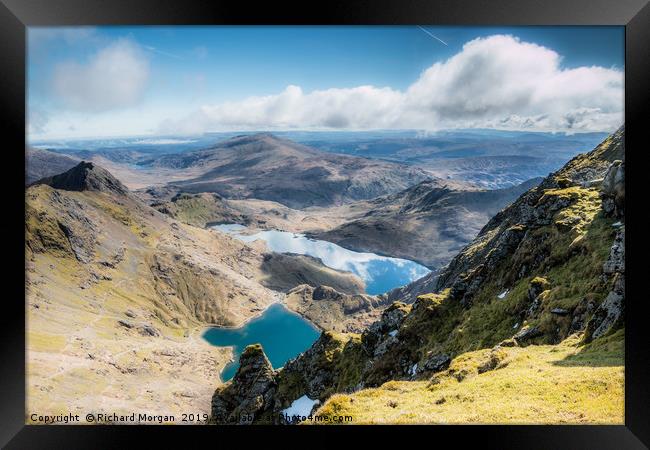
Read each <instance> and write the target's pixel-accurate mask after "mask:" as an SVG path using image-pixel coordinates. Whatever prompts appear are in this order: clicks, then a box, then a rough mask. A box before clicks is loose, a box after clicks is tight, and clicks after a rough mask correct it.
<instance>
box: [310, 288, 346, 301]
mask: <svg viewBox="0 0 650 450" xmlns="http://www.w3.org/2000/svg"><path fill="white" fill-rule="evenodd" d="M312 298H313V299H314V300H325V299H327V300H341V299H342V298H343V295H342V294H341V293H340V292H338V291H336V290H335V289H333V288H331V287H329V286H318V287H317V288H315V289H314V293H313V294H312Z"/></svg>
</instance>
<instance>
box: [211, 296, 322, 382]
mask: <svg viewBox="0 0 650 450" xmlns="http://www.w3.org/2000/svg"><path fill="white" fill-rule="evenodd" d="M318 336H320V331H319V330H318V328H316V326H314V325H313V324H312V323H311V322H309V321H307V320H306V319H303V318H302V317H301V316H299V315H298V314H296V313H294V312H293V311H289V310H288V309H287V308H286V307H284V306H283V305H281V304H280V303H274V304H272V305H271V306H269V307H268V308H267V309H266V310H265V311H264V313H262V315H260V316H259V317H256V318H254V319H251V320H250V321H248V322H246V323H245V324H244V325H243V326H241V327H240V328H224V327H218V328H217V327H215V328H209V329H208V330H206V331H205V332H204V333H203V338H204V339H205V340H206V341H208V342H209V343H210V344H212V345H217V346H219V347H231V346H232V347H234V349H233V350H234V353H235V355H234V358H235V361H234V362H231V363H229V364H228V365H226V367H224V369H223V371H222V372H221V379H222V380H223V381H224V382H225V381H228V380H230V379H231V378H232V377H234V376H235V373H236V372H237V369H238V367H239V356H240V355H241V354H242V352H243V351H244V349H245V348H246V346H248V345H251V344H261V345H262V347H263V348H264V353H266V356H267V357H268V358H269V361H271V364H272V365H273V368H274V369H278V368H280V367H282V366H284V364H285V363H286V362H287V361H288V360H290V359H292V358H295V357H296V356H298V355H299V354H300V353H302V352H304V351H305V350H307V349H308V348H309V347H310V346H311V344H313V343H314V341H316V339H318Z"/></svg>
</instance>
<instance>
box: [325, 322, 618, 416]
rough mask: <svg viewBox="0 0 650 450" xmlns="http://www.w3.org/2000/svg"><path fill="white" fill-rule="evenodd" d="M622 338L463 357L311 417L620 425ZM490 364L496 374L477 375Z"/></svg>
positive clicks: (333, 402) (330, 404)
mask: <svg viewBox="0 0 650 450" xmlns="http://www.w3.org/2000/svg"><path fill="white" fill-rule="evenodd" d="M623 336H624V330H619V331H618V332H616V333H615V334H613V335H611V336H609V337H606V338H602V339H599V340H597V341H594V342H593V343H591V344H588V345H586V346H584V345H583V346H581V345H580V344H579V336H577V335H573V336H571V337H569V338H567V339H566V340H565V341H563V342H562V343H561V344H559V345H534V346H528V347H524V348H519V347H511V348H500V349H499V350H497V351H495V352H491V350H487V349H484V350H478V351H473V352H468V353H465V354H463V355H462V356H460V357H458V358H456V359H455V360H454V361H453V363H452V364H451V366H450V367H449V369H448V370H446V371H445V372H442V373H440V374H438V375H436V376H435V377H434V378H433V379H432V380H431V381H428V380H427V381H390V382H388V383H385V384H383V385H382V386H381V387H379V388H375V389H365V390H362V391H359V392H357V393H355V394H350V395H345V394H337V395H334V396H333V397H331V398H330V399H329V400H328V401H327V402H326V403H325V404H324V405H323V406H322V407H321V408H320V409H319V410H318V412H317V414H323V415H330V416H331V415H349V416H352V418H353V422H352V423H354V424H360V423H412V424H418V423H429V424H444V423H458V424H461V423H476V424H480V423H491V424H495V423H499V424H568V423H590V424H598V423H607V424H612V423H615V424H622V423H623V421H624V368H623V364H624V359H623ZM495 354H496V356H495ZM491 358H495V359H496V360H497V363H496V364H497V365H496V368H495V369H493V370H490V371H486V372H483V373H481V374H479V373H478V369H479V367H481V366H482V365H484V364H485V363H486V361H489V360H490V359H491ZM459 374H463V375H464V376H459Z"/></svg>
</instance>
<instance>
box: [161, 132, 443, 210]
mask: <svg viewBox="0 0 650 450" xmlns="http://www.w3.org/2000/svg"><path fill="white" fill-rule="evenodd" d="M149 165H150V166H152V167H159V168H163V169H170V168H173V169H178V170H180V171H187V172H194V173H197V175H195V176H192V177H190V178H188V179H186V180H183V181H176V182H174V183H173V184H174V186H177V187H178V188H179V189H180V190H182V191H184V192H191V193H197V192H216V193H218V194H220V195H223V196H224V197H227V198H235V199H237V198H257V199H261V200H271V201H276V202H278V203H282V204H284V205H286V206H289V207H292V208H304V207H308V206H331V205H338V204H342V203H345V202H350V201H354V200H363V199H369V198H374V197H377V196H379V195H385V194H389V193H393V192H398V191H400V190H403V189H405V188H407V187H409V186H412V185H413V184H416V183H418V182H420V181H423V180H425V179H429V178H432V177H431V176H430V175H429V174H428V173H427V172H425V171H424V170H421V169H419V168H417V167H413V166H408V165H404V164H398V163H394V162H386V161H377V160H370V159H366V158H359V157H355V156H346V155H337V154H333V153H327V152H323V151H319V150H315V149H312V148H309V147H306V146H304V145H301V144H297V143H295V142H292V141H289V140H286V139H280V138H278V137H276V136H273V135H271V134H268V133H262V134H255V135H247V136H239V137H234V138H232V139H228V140H226V141H224V142H221V143H219V144H217V145H215V146H213V147H211V148H208V149H205V150H197V151H191V152H183V153H178V154H172V155H166V156H162V157H159V158H156V159H154V160H152V161H150V162H149Z"/></svg>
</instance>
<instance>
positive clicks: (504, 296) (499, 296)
mask: <svg viewBox="0 0 650 450" xmlns="http://www.w3.org/2000/svg"><path fill="white" fill-rule="evenodd" d="M508 291H509V289H506V290H505V291H503V292H502V293H500V294H499V295H497V297H498V298H501V299H504V298H506V295H508Z"/></svg>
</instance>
